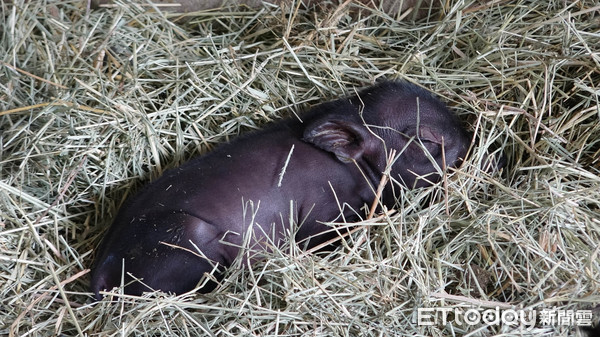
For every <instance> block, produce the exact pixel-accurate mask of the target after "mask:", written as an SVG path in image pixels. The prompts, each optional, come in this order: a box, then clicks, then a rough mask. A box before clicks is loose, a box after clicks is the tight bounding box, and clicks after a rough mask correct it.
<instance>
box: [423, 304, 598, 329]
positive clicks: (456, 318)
mask: <svg viewBox="0 0 600 337" xmlns="http://www.w3.org/2000/svg"><path fill="white" fill-rule="evenodd" d="M416 323H417V324H418V325H425V326H433V325H442V326H443V325H446V324H452V325H456V326H464V325H468V326H474V325H479V324H484V325H510V326H521V327H522V328H524V329H525V330H527V331H530V330H532V329H533V328H534V327H535V326H536V324H538V325H568V326H573V325H576V326H590V325H591V324H592V311H591V310H559V309H556V308H554V309H542V310H539V311H537V310H533V309H500V307H495V308H490V309H483V308H464V307H453V308H444V307H439V308H418V309H417V322H416Z"/></svg>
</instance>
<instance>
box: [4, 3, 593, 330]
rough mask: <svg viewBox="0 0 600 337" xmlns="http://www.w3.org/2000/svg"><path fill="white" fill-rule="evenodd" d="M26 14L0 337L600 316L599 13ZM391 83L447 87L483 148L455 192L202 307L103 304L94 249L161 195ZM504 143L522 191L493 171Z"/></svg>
mask: <svg viewBox="0 0 600 337" xmlns="http://www.w3.org/2000/svg"><path fill="white" fill-rule="evenodd" d="M13 2H14V3H15V4H14V5H10V4H8V3H7V2H6V1H2V2H1V6H2V16H1V17H0V20H1V22H0V25H1V26H0V34H1V35H0V36H1V41H0V335H3V336H7V335H8V336H56V335H67V336H74V335H80V336H125V335H147V336H159V335H170V336H202V335H209V336H403V335H426V336H448V335H459V336H460V335H469V336H491V335H497V334H498V335H500V334H502V336H543V335H546V336H566V335H567V334H568V333H569V332H570V331H571V330H572V325H560V324H554V325H544V324H541V323H539V322H538V324H536V325H535V326H534V327H533V328H532V329H531V330H524V329H521V328H519V327H515V326H510V325H507V324H503V325H491V326H486V325H485V324H476V325H473V326H470V325H465V324H463V325H459V324H456V322H454V323H452V324H447V325H445V326H444V325H441V324H438V325H435V326H419V325H418V324H417V322H416V318H417V309H418V308H440V307H446V308H464V307H465V306H470V307H474V308H489V307H495V306H498V307H499V308H500V309H510V308H513V309H518V308H525V309H535V310H542V309H544V308H555V309H557V310H558V309H560V310H584V309H590V308H592V307H593V306H595V305H597V304H599V303H600V295H599V294H600V283H599V281H598V280H600V263H599V257H598V256H599V254H600V248H599V245H598V242H600V220H599V219H600V216H599V214H600V173H599V171H600V161H599V157H600V108H599V93H600V5H598V2H597V1H586V0H575V1H563V0H549V1H538V0H529V1H528V0H514V1H497V0H493V1H492V0H489V1H488V0H479V1H478V0H467V1H443V9H442V11H441V12H440V13H439V14H437V13H434V14H432V15H430V16H429V18H426V19H423V20H421V21H417V22H411V21H405V22H399V21H397V20H395V18H394V17H390V16H388V15H386V14H384V13H382V12H379V11H377V10H364V11H362V12H360V13H358V14H357V13H356V12H355V13H354V14H349V12H348V10H347V9H341V10H340V11H333V10H331V11H324V10H317V11H314V10H309V11H307V10H305V9H304V8H303V7H301V6H296V7H294V6H292V7H289V8H288V7H286V8H283V9H280V8H276V7H265V8H263V9H259V10H241V9H231V8H223V9H219V10H218V11H212V12H203V13H194V14H193V15H190V16H188V17H187V20H186V21H181V20H180V21H175V22H174V21H172V20H168V19H167V18H166V15H164V14H161V13H159V12H156V11H152V10H149V7H148V6H139V5H136V4H132V3H128V2H117V3H116V4H117V5H116V6H113V7H112V8H110V9H100V10H89V9H87V8H86V6H85V1H75V0H73V1H68V0H67V1H56V2H52V1H22V0H15V1H13ZM436 3H438V1H436ZM172 18H174V19H176V17H172ZM381 78H400V79H405V80H408V81H411V82H415V83H419V84H420V85H422V86H424V87H426V88H428V89H430V90H432V91H435V92H437V93H438V94H439V95H440V96H442V97H443V99H444V100H446V101H447V102H448V103H449V104H450V105H451V106H452V107H453V109H454V110H455V111H456V112H457V114H459V115H460V117H461V118H462V119H463V120H464V121H465V125H467V126H468V127H469V128H470V130H471V131H473V132H474V134H475V135H476V136H477V138H476V139H474V144H473V145H474V147H473V151H472V155H471V157H470V160H469V161H468V162H467V163H466V164H465V165H464V166H463V167H461V168H460V169H459V170H457V171H456V172H453V173H451V174H450V175H449V176H448V177H447V179H445V182H444V183H440V184H439V185H436V186H434V187H432V188H428V189H422V190H415V191H404V192H403V193H402V195H400V196H399V200H398V205H397V207H396V208H395V210H393V211H392V210H390V211H389V212H388V213H380V214H375V215H374V217H373V218H372V219H370V220H365V221H364V222H363V223H361V224H360V225H361V226H359V227H356V228H359V229H358V230H356V231H355V232H354V233H353V234H352V235H350V236H347V237H346V238H344V239H343V240H342V245H341V247H340V248H339V249H338V250H336V251H335V252H334V253H333V254H330V255H328V256H320V255H318V254H305V253H303V252H302V251H300V250H298V249H297V248H295V246H294V245H291V247H292V249H291V250H284V251H275V252H273V253H270V256H269V258H268V259H266V260H265V261H264V262H263V263H260V264H259V265H257V266H256V267H255V268H254V269H252V270H233V271H232V272H231V273H230V274H229V275H228V278H227V279H226V280H225V281H224V282H223V284H222V286H221V287H220V288H219V289H218V291H216V292H214V293H211V294H208V295H201V294H193V293H192V294H187V295H182V296H179V297H174V296H169V295H165V294H152V295H150V296H146V297H143V298H136V297H131V296H126V295H120V294H119V292H118V290H115V291H114V296H110V298H108V299H105V300H104V301H101V302H99V303H94V302H93V301H92V298H91V296H90V293H89V292H88V277H89V274H88V268H89V267H90V264H91V261H92V258H93V255H94V251H95V250H94V248H95V247H96V245H97V244H98V242H99V239H100V238H101V235H102V233H103V231H104V230H105V228H106V227H107V226H108V225H109V224H110V221H111V219H112V217H114V215H115V212H116V210H117V209H118V207H119V205H120V204H121V203H122V202H123V201H124V199H125V198H127V197H128V196H129V195H131V194H132V193H134V191H135V190H136V189H137V188H139V186H141V185H142V184H143V183H144V182H145V181H148V180H150V179H152V178H154V177H156V176H158V175H159V174H160V173H161V172H163V171H164V170H165V169H167V168H170V167H173V166H176V165H178V164H180V163H181V162H182V161H184V160H186V159H188V158H190V157H192V156H194V155H197V154H199V153H204V152H206V151H209V150H210V149H212V148H214V147H215V146H216V145H217V144H219V143H222V142H224V141H226V140H227V139H230V138H232V137H235V136H236V135H237V134H239V133H240V132H244V131H248V130H251V129H255V128H259V127H261V126H262V125H264V124H265V123H267V122H269V121H273V120H277V119H280V118H282V117H287V116H292V117H293V116H294V115H295V114H298V113H299V112H300V111H301V110H303V109H306V108H307V107H309V106H311V105H313V104H316V103H318V102H322V101H325V100H328V99H331V98H334V97H339V96H340V95H343V94H345V93H350V92H352V91H353V90H354V89H355V88H359V87H362V86H366V85H368V84H370V83H373V82H374V81H376V80H378V79H381ZM498 147H499V148H502V149H503V150H504V152H505V153H506V155H507V157H508V165H507V166H506V168H505V169H504V172H503V173H502V174H492V175H490V174H486V173H484V172H482V171H481V170H480V169H479V165H480V163H481V161H482V158H483V157H484V153H485V152H486V151H488V150H489V149H494V148H498ZM367 211H368V207H367V208H366V209H365V213H366V212H367ZM342 225H343V224H342ZM111 300H112V301H111Z"/></svg>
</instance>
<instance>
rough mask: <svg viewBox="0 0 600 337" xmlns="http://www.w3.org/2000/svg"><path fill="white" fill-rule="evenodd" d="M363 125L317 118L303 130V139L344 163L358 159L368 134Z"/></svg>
mask: <svg viewBox="0 0 600 337" xmlns="http://www.w3.org/2000/svg"><path fill="white" fill-rule="evenodd" d="M368 132H369V131H368V130H367V128H366V127H365V126H363V125H361V124H357V123H354V122H351V121H344V120H336V119H326V120H317V121H315V122H314V123H312V124H309V125H308V127H307V128H306V129H305V130H304V141H306V142H308V143H312V144H313V145H315V146H316V147H318V148H320V149H322V150H325V151H328V152H331V153H333V154H335V156H336V157H337V158H338V159H339V160H340V161H342V162H344V163H349V162H352V160H357V159H359V158H360V157H361V156H362V154H363V152H364V150H365V138H366V137H367V136H368Z"/></svg>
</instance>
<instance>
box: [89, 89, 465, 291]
mask: <svg viewBox="0 0 600 337" xmlns="http://www.w3.org/2000/svg"><path fill="white" fill-rule="evenodd" d="M300 118H301V119H302V122H301V121H299V120H298V119H297V118H294V119H287V120H283V121H281V122H278V123H274V124H272V125H270V126H268V127H267V128H265V129H263V130H261V131H257V132H253V133H250V134H247V135H244V136H241V137H238V138H237V139H235V140H233V141H232V142H230V143H227V144H224V145H222V146H220V147H219V148H217V149H216V150H215V151H213V152H211V153H209V154H206V155H203V156H199V157H197V158H195V159H193V160H191V161H189V162H187V163H185V164H183V165H182V166H181V167H179V168H175V169H172V170H170V171H167V172H166V173H165V174H164V175H163V176H162V177H160V178H159V179H157V180H156V181H154V182H152V183H151V184H149V185H148V186H147V187H146V188H145V189H143V190H142V191H141V192H140V193H138V194H137V195H136V196H134V197H133V198H131V199H130V200H129V201H128V202H127V203H126V204H125V205H124V206H123V207H122V208H121V210H120V211H119V213H118V214H117V217H116V218H115V220H114V222H113V224H112V226H111V227H110V229H109V230H108V232H107V233H106V236H105V238H104V240H103V242H102V244H101V246H100V248H99V250H98V252H97V255H96V261H95V264H94V268H93V270H92V282H91V288H92V291H93V292H94V293H95V296H96V298H97V299H101V298H102V295H100V293H99V292H100V291H102V290H105V289H106V290H110V289H112V288H113V287H116V286H120V285H121V277H122V270H123V264H124V268H125V277H124V281H125V283H124V284H125V288H124V292H125V293H127V294H133V295H139V294H141V293H142V292H145V291H152V290H158V289H160V290H162V291H165V292H173V293H176V294H180V293H184V292H187V291H190V290H192V289H194V288H195V287H196V286H197V285H198V282H199V281H200V280H201V279H202V277H203V276H204V275H205V274H206V273H211V272H213V271H215V273H216V276H217V278H220V277H221V275H222V273H223V271H224V270H225V269H226V268H227V267H229V266H230V265H231V264H232V263H233V261H234V260H235V259H236V257H237V256H238V254H239V253H240V251H241V250H242V249H241V248H240V247H249V248H250V253H249V254H247V255H244V261H246V262H247V263H250V264H252V262H253V261H255V260H256V259H255V258H254V257H248V256H251V255H253V253H252V252H258V253H260V251H264V250H265V249H268V247H269V246H272V245H277V246H280V245H281V244H282V243H283V242H285V240H286V237H289V235H295V240H296V242H299V243H300V244H301V245H302V247H303V248H311V247H315V246H316V245H319V244H321V243H323V242H325V241H327V240H328V239H330V238H332V237H334V236H335V235H336V232H335V231H332V230H331V227H330V226H327V225H325V224H323V223H325V222H331V221H342V220H345V221H350V222H352V221H357V220H359V218H360V217H359V214H361V213H360V211H359V210H360V208H361V207H362V206H363V205H365V204H372V203H373V201H374V200H375V198H376V196H375V190H376V189H377V186H378V184H379V181H380V180H381V178H382V175H383V172H384V170H385V169H386V165H387V157H388V153H389V151H390V150H392V149H393V150H395V151H397V153H398V157H397V159H396V161H395V162H394V163H393V165H391V171H390V173H391V174H390V178H391V180H392V181H393V182H394V183H391V184H388V185H387V186H386V188H385V189H384V190H383V193H382V197H381V204H382V205H385V206H387V207H388V208H391V207H393V205H394V202H395V195H396V194H397V193H395V191H396V192H397V191H398V186H396V187H394V185H395V184H402V185H404V186H405V187H408V188H414V187H423V186H428V185H431V184H432V183H433V182H436V181H438V180H439V178H440V176H439V173H440V170H441V168H443V167H452V166H457V165H459V164H460V162H461V161H462V158H464V156H465V154H466V152H467V148H468V146H469V143H470V137H469V136H468V135H467V133H466V132H465V131H464V130H463V129H462V128H461V126H460V123H459V122H458V120H457V119H456V117H455V116H454V115H453V114H452V113H451V112H450V111H449V110H448V109H447V108H446V107H445V105H444V104H443V103H442V102H440V101H439V100H438V99H437V98H435V97H434V96H432V95H431V94H429V93H428V92H426V91H424V90H422V89H419V88H417V87H416V86H414V85H411V84H407V83H404V82H383V83H380V84H377V85H375V86H372V87H370V88H367V89H365V90H363V91H361V92H360V93H359V94H358V95H354V96H350V97H346V98H342V99H339V100H335V101H331V102H327V103H323V104H321V105H318V106H316V107H315V108H313V109H311V110H309V111H308V112H306V113H305V114H303V115H301V116H300ZM442 144H443V147H444V149H443V151H442ZM426 152H428V153H429V155H426ZM290 153H291V154H290ZM442 153H444V157H445V163H443V156H442ZM288 158H289V160H288ZM282 172H283V174H282ZM290 218H291V219H292V221H290ZM290 222H291V223H290ZM127 273H131V274H132V275H134V276H135V277H136V278H138V279H141V280H142V282H143V283H141V282H135V281H133V280H132V278H131V277H129V276H128V275H127ZM214 286H215V285H214V283H209V284H207V285H206V286H204V287H202V288H201V289H200V291H204V292H206V291H210V290H212V288H214Z"/></svg>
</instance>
